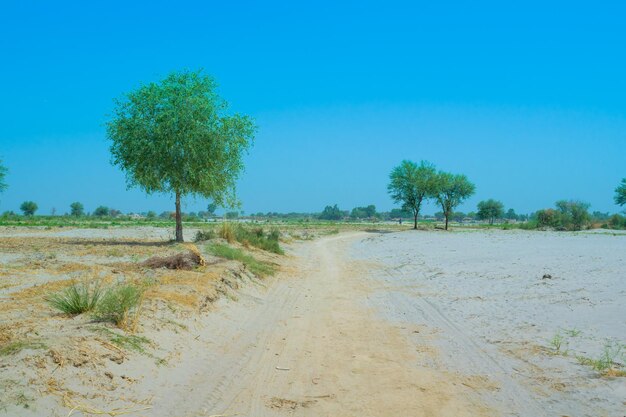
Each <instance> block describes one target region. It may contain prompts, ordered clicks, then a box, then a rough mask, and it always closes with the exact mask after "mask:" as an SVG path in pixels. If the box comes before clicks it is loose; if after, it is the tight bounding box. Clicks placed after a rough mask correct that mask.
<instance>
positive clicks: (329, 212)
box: [319, 204, 345, 220]
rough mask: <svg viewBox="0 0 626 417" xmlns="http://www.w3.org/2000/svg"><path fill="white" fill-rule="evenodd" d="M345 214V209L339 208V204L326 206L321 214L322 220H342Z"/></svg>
mask: <svg viewBox="0 0 626 417" xmlns="http://www.w3.org/2000/svg"><path fill="white" fill-rule="evenodd" d="M344 215H345V213H344V211H342V210H341V209H339V207H338V206H337V204H335V205H334V206H326V207H324V211H322V213H321V214H320V215H319V218H320V219H321V220H341V219H342V218H343V216H344Z"/></svg>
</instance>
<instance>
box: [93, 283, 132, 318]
mask: <svg viewBox="0 0 626 417" xmlns="http://www.w3.org/2000/svg"><path fill="white" fill-rule="evenodd" d="M142 298H143V289H141V288H139V287H138V286H136V285H133V284H118V285H116V286H114V287H112V288H109V289H108V290H107V291H106V292H105V293H104V295H103V296H102V299H101V301H100V303H99V304H98V306H97V308H96V309H95V311H94V318H95V319H96V320H99V321H109V322H111V323H115V325H116V326H118V327H120V328H122V329H128V328H133V327H134V326H135V325H136V323H137V318H138V315H139V310H140V307H141V301H142Z"/></svg>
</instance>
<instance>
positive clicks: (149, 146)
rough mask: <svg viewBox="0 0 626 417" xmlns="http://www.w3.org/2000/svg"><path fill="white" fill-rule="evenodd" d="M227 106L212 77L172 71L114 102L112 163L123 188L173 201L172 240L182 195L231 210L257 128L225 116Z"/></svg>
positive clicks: (245, 120) (179, 228)
mask: <svg viewBox="0 0 626 417" xmlns="http://www.w3.org/2000/svg"><path fill="white" fill-rule="evenodd" d="M227 108H228V105H227V103H226V102H225V101H224V100H223V99H222V98H221V97H220V96H219V95H218V93H217V84H216V82H215V81H214V80H213V78H211V77H209V76H206V75H204V74H203V73H202V72H201V71H196V72H189V71H183V72H173V73H171V74H170V75H168V76H167V77H165V79H163V80H162V81H160V82H157V83H149V84H146V85H143V86H141V87H139V88H138V89H137V90H135V91H133V92H131V93H129V94H127V95H126V96H125V97H124V98H123V99H121V100H118V101H116V106H115V109H114V111H113V116H112V118H111V120H110V121H109V122H108V123H107V134H108V137H109V139H110V140H111V154H112V155H113V163H114V164H115V165H118V166H119V167H120V168H121V169H122V170H123V171H125V172H126V178H127V181H128V185H129V186H139V187H141V188H142V189H143V190H144V191H145V192H146V193H148V194H151V193H171V194H173V195H174V197H175V201H176V203H175V204H176V241H178V242H182V241H183V227H182V217H181V208H180V204H181V198H182V197H184V196H186V195H197V196H202V197H205V198H210V199H212V200H213V201H214V202H215V203H216V204H219V205H220V206H223V205H228V206H236V205H237V200H236V197H235V184H236V180H237V178H238V176H239V174H240V172H241V171H242V169H243V160H242V156H243V153H244V152H245V151H246V150H247V149H248V148H249V146H250V145H251V142H252V140H253V138H254V132H255V129H256V128H255V125H254V123H253V121H252V119H250V118H249V117H248V116H243V115H239V114H233V115H228V114H227V113H226V112H227Z"/></svg>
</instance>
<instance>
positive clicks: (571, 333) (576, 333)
mask: <svg viewBox="0 0 626 417" xmlns="http://www.w3.org/2000/svg"><path fill="white" fill-rule="evenodd" d="M565 333H567V335H568V336H569V337H577V336H580V334H581V333H582V332H581V331H580V330H578V329H565Z"/></svg>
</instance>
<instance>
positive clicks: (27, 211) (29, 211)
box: [20, 201, 39, 216]
mask: <svg viewBox="0 0 626 417" xmlns="http://www.w3.org/2000/svg"><path fill="white" fill-rule="evenodd" d="M38 208H39V207H38V206H37V203H35V202H34V201H24V202H23V203H22V205H21V206H20V210H22V213H24V216H34V215H35V212H36V211H37V209H38Z"/></svg>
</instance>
